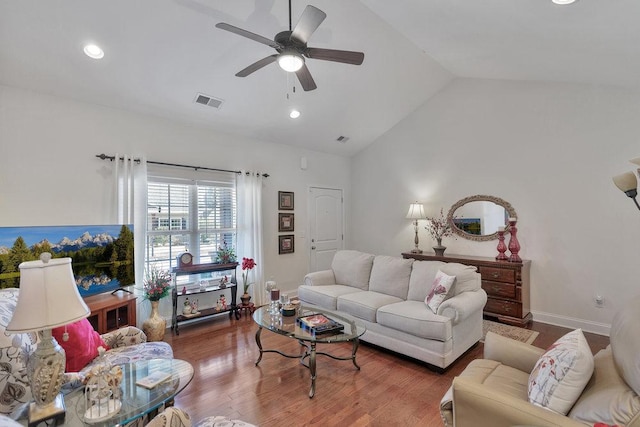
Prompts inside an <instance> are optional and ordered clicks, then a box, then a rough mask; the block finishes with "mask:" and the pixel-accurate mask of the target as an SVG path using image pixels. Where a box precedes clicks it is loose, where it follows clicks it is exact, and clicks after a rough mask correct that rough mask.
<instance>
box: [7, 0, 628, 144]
mask: <svg viewBox="0 0 640 427" xmlns="http://www.w3.org/2000/svg"><path fill="white" fill-rule="evenodd" d="M307 4H312V5H314V6H316V7H317V8H319V9H321V10H323V11H324V12H325V13H326V14H327V18H326V20H325V21H324V22H323V23H322V24H321V25H320V27H319V28H318V30H317V31H316V32H315V33H314V34H313V35H312V37H311V39H310V40H309V46H314V47H320V48H329V49H344V50H355V51H362V52H364V53H365V59H364V62H363V64H362V65H361V66H354V65H346V64H340V63H335V62H327V61H320V60H313V59H309V60H307V65H308V67H309V69H310V71H311V73H312V75H313V77H314V79H315V81H316V84H317V86H318V88H317V89H316V90H314V91H309V92H304V91H303V90H302V88H301V87H300V85H299V84H298V82H297V80H296V79H295V77H294V76H293V75H292V74H288V73H286V72H284V71H283V70H281V69H280V68H279V67H278V66H277V65H276V64H271V65H269V66H267V67H265V68H263V69H261V70H258V71H256V72H255V73H253V74H251V75H250V76H248V77H245V78H239V77H235V76H234V74H235V73H236V72H238V71H240V70H241V69H243V68H244V67H246V66H247V65H249V64H251V63H253V62H255V61H257V60H258V59H260V58H263V57H265V56H268V55H271V54H272V53H274V51H273V49H271V48H270V47H268V46H266V45H263V44H259V43H256V42H254V41H252V40H249V39H246V38H243V37H240V36H237V35H235V34H231V33H229V32H226V31H222V30H220V29H218V28H216V27H215V24H217V23H219V22H227V23H229V24H231V25H234V26H237V27H241V28H244V29H246V30H248V31H251V32H253V33H257V34H260V35H262V36H265V37H267V38H272V37H273V36H274V35H275V34H276V33H278V32H279V31H282V30H286V29H288V26H289V16H288V1H287V0H110V1H105V0H102V1H99V0H50V1H42V0H20V1H11V0H1V1H0V84H3V85H8V86H15V87H20V88H26V89H31V90H35V91H39V92H45V93H48V94H52V95H56V96H63V97H67V98H72V99H77V100H80V101H85V102H90V103H95V104H99V105H105V106H110V107H115V108H122V109H127V110H132V111H137V112H143V113H148V114H153V115H157V116H161V117H166V118H170V119H171V120H177V121H180V122H184V123H188V124H196V125H198V126H208V127H211V128H212V129H216V130H217V131H221V132H225V133H231V134H239V135H244V136H247V137H252V138H257V139H261V140H268V141H273V142H277V143H283V144H290V145H294V146H299V147H304V148H309V149H313V150H318V151H323V152H329V153H335V154H339V155H345V156H349V155H352V154H354V153H356V152H358V151H359V150H361V149H362V148H363V147H365V146H366V145H368V144H370V143H371V142H373V141H374V140H375V139H376V138H377V137H379V136H380V135H381V134H383V133H384V132H386V131H387V130H388V129H390V128H391V127H393V125H395V124H396V123H397V122H398V121H400V120H401V119H402V118H404V117H405V116H407V115H408V114H409V113H411V112H412V111H413V110H415V109H416V108H417V107H419V106H420V105H421V104H423V103H424V102H425V101H426V100H428V99H429V98H430V97H431V96H433V94H435V93H436V92H437V91H439V90H440V89H442V88H443V87H444V86H446V84H447V83H448V82H449V81H450V80H451V79H453V78H456V77H469V78H487V79H506V80H531V81H553V82H574V83H585V84H597V85H616V86H624V87H627V88H629V89H631V90H638V88H640V25H638V23H637V21H638V17H639V16H640V1H638V0H615V1H614V0H578V1H577V2H576V3H574V4H573V5H570V6H558V5H555V4H553V3H552V2H551V0H481V1H479V0H396V1H388V0H360V1H358V0H340V1H337V0H311V1H301V0H293V1H292V5H293V6H292V9H293V13H292V14H293V24H294V25H295V23H296V22H297V18H298V17H299V16H300V14H301V13H302V11H303V9H304V7H305V6H306V5H307ZM88 42H93V43H96V44H99V45H100V46H101V47H102V48H103V49H104V51H105V57H104V58H103V59H102V60H93V59H90V58H88V57H86V56H85V55H84V54H83V53H82V49H83V46H84V45H85V44H86V43H88ZM294 87H295V91H294ZM198 93H202V94H206V95H209V96H213V97H215V98H220V99H222V100H223V103H222V105H221V106H220V108H218V109H216V108H212V107H209V106H203V105H200V104H197V103H195V102H194V100H195V98H196V96H197V94H198ZM294 107H295V108H297V109H299V110H300V111H301V113H302V115H301V116H300V117H299V118H298V119H295V120H294V119H291V118H289V116H288V113H289V110H290V109H291V108H294ZM340 136H344V137H347V138H348V140H347V142H338V141H336V139H337V138H338V137H340Z"/></svg>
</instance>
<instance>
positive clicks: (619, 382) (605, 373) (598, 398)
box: [569, 346, 640, 426]
mask: <svg viewBox="0 0 640 427" xmlns="http://www.w3.org/2000/svg"><path fill="white" fill-rule="evenodd" d="M593 363H594V369H593V371H594V375H593V376H592V377H591V380H590V381H589V383H588V384H587V386H586V387H585V389H584V391H583V392H582V394H581V395H580V398H579V399H578V401H577V402H576V404H575V405H573V408H571V412H569V417H570V418H573V419H574V420H577V421H580V422H582V423H585V424H589V425H593V424H595V423H597V422H601V423H606V424H608V425H620V426H626V425H629V424H631V421H632V420H633V419H634V418H636V417H638V415H639V414H640V397H639V396H638V395H637V394H636V393H635V392H634V391H633V390H632V389H631V388H630V387H629V386H628V385H627V383H625V382H624V380H623V379H622V378H621V377H620V375H619V374H618V371H617V370H616V366H615V363H614V361H613V355H612V353H611V346H609V347H607V348H606V349H604V350H600V351H599V352H598V354H596V355H595V356H594V357H593Z"/></svg>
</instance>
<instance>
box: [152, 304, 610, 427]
mask: <svg viewBox="0 0 640 427" xmlns="http://www.w3.org/2000/svg"><path fill="white" fill-rule="evenodd" d="M530 328H531V329H533V330H536V331H538V332H540V335H538V337H537V338H536V340H535V341H534V342H533V344H534V345H536V346H538V347H541V348H546V347H548V346H549V345H551V344H552V343H553V342H554V341H555V340H556V339H558V338H559V337H561V336H562V335H564V334H565V333H567V332H569V329H566V328H560V327H557V326H553V325H547V324H543V323H539V322H532V325H531V326H530ZM256 329H257V327H256V325H255V323H254V322H253V320H252V319H251V318H249V317H245V316H243V317H242V318H241V319H240V320H235V319H229V318H228V317H227V316H218V317H216V318H214V319H209V320H208V321H204V322H199V323H193V324H183V325H181V328H180V335H173V334H172V333H171V332H170V331H169V332H167V334H165V341H166V342H168V343H169V344H171V346H172V347H173V351H174V355H175V357H176V358H178V359H184V360H187V361H189V362H190V363H191V364H192V365H193V366H194V369H195V376H194V379H193V381H192V382H191V384H189V386H187V388H186V389H185V390H184V391H182V393H180V394H179V395H178V396H177V397H176V399H175V404H176V406H178V407H180V408H183V409H184V410H186V411H187V412H188V413H189V414H190V416H191V418H192V420H193V421H197V420H200V419H202V418H204V417H207V416H211V415H224V416H228V417H231V418H236V419H241V420H244V421H247V422H250V423H253V424H256V425H260V426H264V427H270V426H274V427H275V426H278V427H279V426H413V425H416V426H417V425H420V426H439V425H442V422H441V420H440V412H439V402H440V399H441V398H442V395H443V394H444V393H445V391H446V390H447V389H448V388H449V386H450V385H451V381H452V380H453V378H454V377H455V376H456V375H458V374H459V373H460V372H462V370H463V369H464V367H465V366H466V365H467V364H468V363H469V362H470V361H471V360H473V359H476V358H481V357H482V350H483V347H482V344H481V343H480V344H478V345H476V346H475V347H474V348H472V349H471V350H470V351H468V352H467V353H466V354H464V355H463V356H462V357H461V358H460V359H459V360H458V361H456V362H455V363H454V364H453V365H452V366H451V367H450V368H449V369H448V370H447V371H445V372H444V373H442V374H439V373H436V372H434V371H433V370H432V369H430V368H429V367H427V366H426V365H425V364H423V363H420V362H417V361H415V360H412V359H408V358H406V357H402V356H399V355H396V354H394V353H391V352H388V351H384V350H382V349H380V348H377V347H374V346H370V345H366V344H363V345H361V346H360V348H359V350H358V355H357V360H358V364H359V365H360V367H361V369H360V370H357V369H356V368H355V367H354V366H353V364H352V363H351V362H350V361H337V360H333V359H330V358H328V357H323V356H318V358H317V372H318V378H317V381H316V395H315V397H314V398H313V399H309V397H308V393H309V387H310V383H311V381H310V379H309V371H308V369H306V368H305V367H304V366H302V365H301V364H300V363H299V361H298V360H297V359H287V358H284V357H282V356H280V355H278V354H275V353H265V354H264V356H263V358H262V361H261V362H260V364H259V365H258V366H256V365H255V362H256V360H257V358H258V348H257V345H256V342H255V332H256ZM585 336H586V337H587V340H588V341H589V344H590V346H591V349H592V351H593V352H594V353H595V352H597V351H598V350H600V349H602V348H604V347H606V346H607V345H608V344H609V339H608V337H604V336H600V335H595V334H588V333H585ZM262 343H263V348H265V349H266V348H277V349H279V350H282V351H285V352H287V353H291V354H298V352H299V348H300V346H299V345H298V344H297V343H296V342H295V341H293V340H291V339H289V338H285V337H281V336H278V335H276V334H273V333H271V332H269V331H263V333H262ZM322 349H323V350H325V351H328V352H329V353H332V354H336V355H340V356H347V355H349V354H350V352H351V346H350V345H346V344H336V345H325V346H322Z"/></svg>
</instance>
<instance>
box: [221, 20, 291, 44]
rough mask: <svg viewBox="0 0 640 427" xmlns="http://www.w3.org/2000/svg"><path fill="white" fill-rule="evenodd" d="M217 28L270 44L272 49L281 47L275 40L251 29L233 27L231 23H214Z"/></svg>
mask: <svg viewBox="0 0 640 427" xmlns="http://www.w3.org/2000/svg"><path fill="white" fill-rule="evenodd" d="M216 27H217V28H220V29H221V30H226V31H229V32H231V33H234V34H237V35H239V36H242V37H246V38H248V39H251V40H253V41H256V42H258V43H262V44H266V45H267V46H271V47H272V48H274V49H279V48H282V46H281V45H280V43H276V42H275V41H273V40H271V39H268V38H266V37H262V36H261V35H258V34H255V33H252V32H251V31H247V30H243V29H242V28H238V27H234V26H233V25H230V24H227V23H225V22H219V23H217V24H216Z"/></svg>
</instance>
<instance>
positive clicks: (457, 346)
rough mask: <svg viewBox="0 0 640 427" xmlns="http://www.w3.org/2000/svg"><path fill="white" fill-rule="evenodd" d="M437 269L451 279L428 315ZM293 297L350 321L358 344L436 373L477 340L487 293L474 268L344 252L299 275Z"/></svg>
mask: <svg viewBox="0 0 640 427" xmlns="http://www.w3.org/2000/svg"><path fill="white" fill-rule="evenodd" d="M438 270H441V271H442V272H443V273H446V274H447V275H450V276H456V280H455V281H454V284H453V286H452V288H451V289H450V290H449V292H448V293H447V298H446V299H445V301H444V302H442V304H441V305H440V306H439V307H438V309H437V312H436V313H434V312H432V311H431V309H430V308H429V307H427V305H426V304H425V299H426V297H427V295H428V294H429V292H430V290H431V288H432V285H433V282H434V278H435V276H436V273H437V272H438ZM298 298H299V299H300V300H301V301H302V303H304V304H306V305H312V306H317V307H321V308H325V309H328V310H336V311H338V312H340V313H342V314H347V315H349V316H352V317H354V318H356V319H357V320H358V321H360V322H361V323H362V324H364V325H365V326H366V327H367V331H366V332H365V334H364V335H363V336H362V338H361V339H362V341H365V342H368V343H371V344H374V345H377V346H380V347H384V348H387V349H389V350H392V351H394V352H397V353H401V354H404V355H407V356H409V357H412V358H414V359H418V360H421V361H423V362H426V363H428V364H429V365H432V366H434V367H436V368H439V369H441V370H442V369H444V368H446V367H447V366H449V365H450V364H451V363H453V362H454V361H455V360H456V359H457V358H458V357H460V356H461V355H462V354H463V353H464V352H465V351H467V350H468V349H469V348H471V347H472V346H473V345H475V344H476V343H477V342H478V341H479V340H480V339H481V338H482V310H483V308H484V305H485V303H486V301H487V294H486V293H485V291H484V290H483V289H482V287H481V285H480V274H479V273H477V272H476V267H474V266H467V265H463V264H457V263H444V262H440V261H415V260H413V259H403V258H400V257H391V256H385V255H377V256H376V255H372V254H368V253H364V252H359V251H353V250H344V251H338V252H337V253H336V255H335V256H334V259H333V261H332V264H331V269H330V270H324V271H317V272H313V273H309V274H307V275H306V276H305V278H304V284H303V285H300V286H299V287H298Z"/></svg>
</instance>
